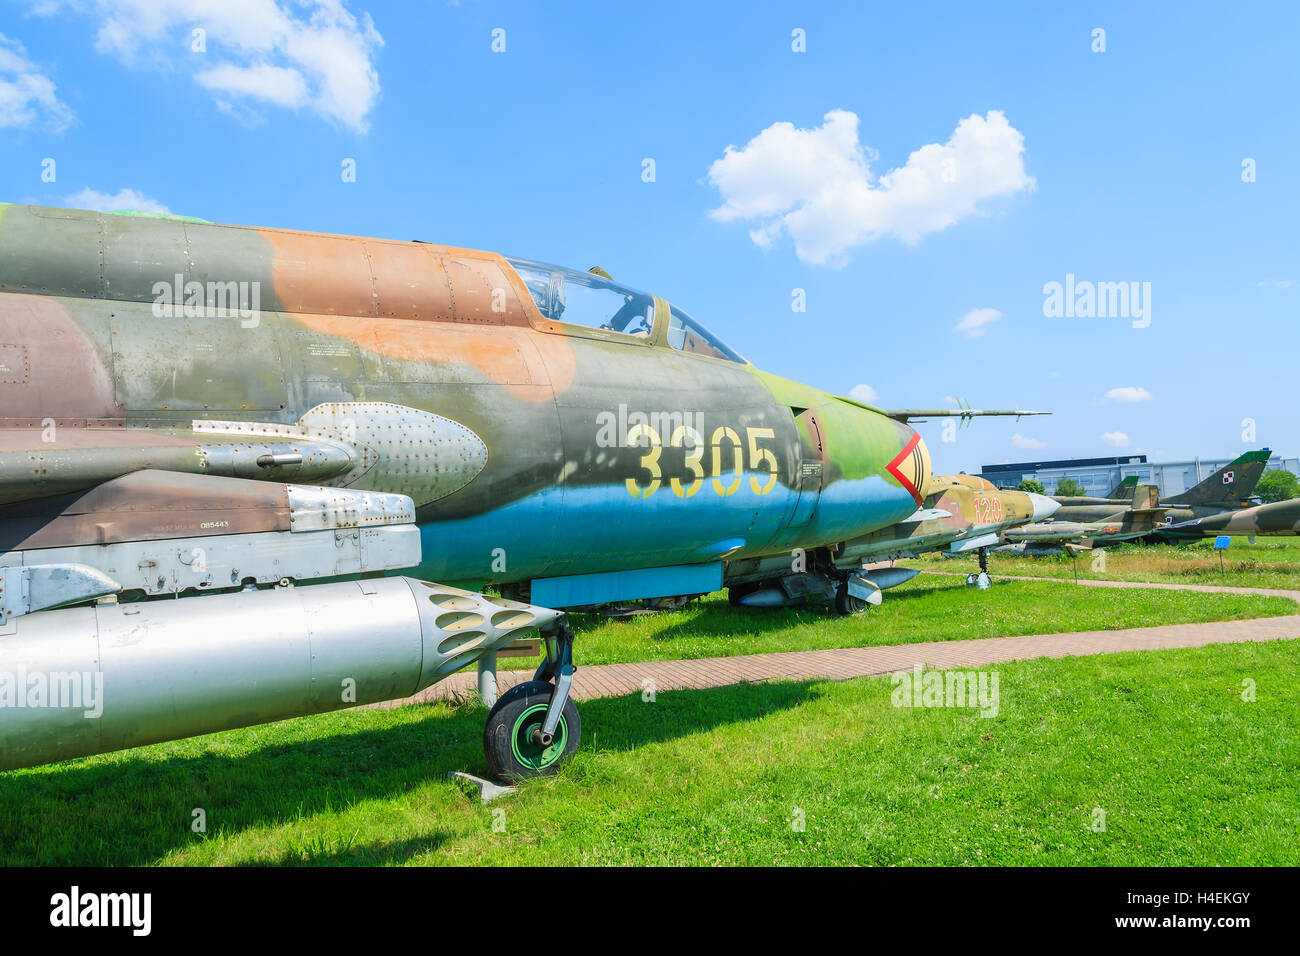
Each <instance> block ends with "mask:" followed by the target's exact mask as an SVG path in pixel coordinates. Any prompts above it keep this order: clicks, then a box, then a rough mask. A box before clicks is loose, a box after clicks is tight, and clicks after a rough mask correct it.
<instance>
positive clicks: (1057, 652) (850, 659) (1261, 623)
mask: <svg viewBox="0 0 1300 956" xmlns="http://www.w3.org/2000/svg"><path fill="white" fill-rule="evenodd" d="M937 573H941V574H946V573H947V572H937ZM999 579H1000V580H1004V581H1005V580H1026V581H1042V580H1055V581H1056V582H1057V583H1060V584H1072V583H1073V582H1071V581H1068V580H1065V581H1062V580H1059V579H1051V578H1008V577H1005V576H999ZM1079 584H1080V585H1087V586H1089V587H1114V588H1142V587H1145V588H1156V589H1159V590H1173V591H1178V590H1190V591H1208V592H1221V593H1231V594H1264V595H1274V596H1279V597H1289V598H1291V599H1292V600H1294V601H1296V602H1297V603H1300V591H1274V590H1269V589H1267V588H1235V587H1214V586H1210V585H1198V584H1141V583H1135V582H1129V581H1087V580H1081V581H1079ZM1288 638H1300V614H1291V615H1286V616H1283V617H1266V618H1257V619H1255V620H1250V621H1214V622H1209V623H1205V624H1171V625H1166V626H1163V627H1135V628H1130V629H1127V630H1121V631H1075V632H1068V633H1061V634H1032V635H1026V636H1024V637H986V638H980V639H978V640H970V641H935V642H930V643H925V644H895V645H892V646H887V647H849V648H842V649H833V650H821V651H784V652H779V653H775V654H743V655H739V656H735V657H705V658H699V659H697V660H682V661H646V662H644V663H636V664H597V665H591V666H587V667H579V668H578V673H577V674H576V675H575V677H574V681H573V696H574V697H575V698H577V699H579V700H583V699H589V698H593V697H619V696H622V695H624V694H632V693H638V694H639V693H641V691H642V690H643V689H644V687H645V686H646V685H645V684H644V683H643V682H644V681H646V680H651V681H653V682H654V685H653V686H654V689H655V691H656V693H658V692H661V691H667V690H680V689H683V688H705V687H722V686H725V685H727V684H744V683H753V682H757V681H765V680H795V681H798V680H848V679H849V678H852V677H867V676H870V675H873V674H891V673H894V672H895V671H900V670H911V669H912V668H913V667H914V666H915V665H917V664H921V665H922V666H924V667H932V668H952V667H983V666H986V665H988V664H997V663H1001V662H1002V661H1016V660H1025V659H1028V658H1034V657H1077V656H1083V655H1088V654H1113V653H1117V652H1120V651H1148V650H1161V649H1164V648H1174V647H1201V646H1203V645H1205V644H1235V643H1240V642H1244V641H1276V640H1283V639H1288ZM531 676H532V674H531V672H530V671H501V672H500V673H499V674H498V683H499V687H500V689H501V690H502V691H505V690H508V689H509V688H511V687H513V686H514V685H515V684H518V683H521V682H523V681H526V680H528V679H529V678H530V677H531ZM476 691H477V678H476V675H475V674H474V672H473V671H469V672H461V673H458V674H453V675H452V676H451V677H449V678H447V679H446V680H444V681H442V682H441V683H438V684H434V685H433V686H432V687H429V688H427V689H425V690H424V691H421V692H420V693H419V694H416V695H415V696H414V697H409V698H406V699H405V700H397V701H389V702H388V703H385V704H376V705H373V706H377V707H395V706H400V705H402V704H410V703H426V702H428V701H434V700H440V699H444V698H447V697H453V696H467V695H470V694H474V693H476Z"/></svg>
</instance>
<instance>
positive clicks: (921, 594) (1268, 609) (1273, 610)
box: [500, 562, 1298, 669]
mask: <svg viewBox="0 0 1300 956" xmlns="http://www.w3.org/2000/svg"><path fill="white" fill-rule="evenodd" d="M952 563H953V562H949V564H952ZM1297 610H1298V609H1297V606H1296V603H1295V602H1294V601H1291V600H1290V599H1288V598H1279V597H1261V596H1256V595H1236V594H1200V593H1196V592H1177V591H1142V590H1134V589H1125V590H1110V589H1105V590H1103V589H1098V588H1073V587H1069V588H1067V587H1062V586H1061V585H1059V584H1051V583H1047V582H1044V583H1039V582H1037V581H997V582H995V584H994V586H993V587H992V588H990V589H989V590H987V591H978V590H975V589H974V588H968V587H966V585H965V583H964V581H963V580H961V579H957V578H949V577H940V576H934V575H921V576H920V577H917V578H914V579H913V580H911V581H909V582H908V583H907V584H904V585H902V586H900V587H897V588H891V589H890V590H888V591H886V592H885V600H884V602H883V603H882V604H881V605H880V606H878V607H873V608H869V609H868V610H867V611H866V612H865V613H864V614H861V615H857V616H854V617H848V618H841V617H835V616H834V615H832V614H831V613H830V612H829V611H828V610H827V609H826V608H825V607H820V608H816V607H809V608H799V609H790V610H760V609H756V608H732V607H731V606H730V605H729V604H728V603H727V598H726V595H725V593H722V592H719V593H717V594H712V595H709V596H708V597H706V598H704V599H703V600H702V601H700V602H699V603H697V604H692V605H689V606H688V607H686V608H685V609H683V610H681V611H675V612H671V613H663V614H647V615H641V616H637V617H630V618H614V619H611V618H605V617H601V616H600V615H595V614H582V615H571V617H570V619H571V620H572V621H573V624H574V629H575V631H576V632H577V639H576V641H575V643H574V657H575V659H576V661H577V663H578V665H579V666H581V665H583V664H615V663H628V662H633V661H655V660H681V659H683V658H698V657H727V656H732V655H736V654H763V653H767V652H771V651H803V650H817V649H821V648H828V647H866V646H872V645H881V644H911V643H913V642H919V641H958V640H969V639H971V638H979V637H1011V636H1016V635H1021V634H1045V633H1059V632H1065V631H1092V630H1103V629H1107V628H1125V627H1146V626H1151V625H1157V624H1187V623H1193V622H1200V621H1224V620H1236V619H1241V618H1250V617H1269V616H1274V615H1280V614H1295V613H1296V612H1297ZM500 663H501V667H502V668H503V669H509V668H514V669H531V668H533V667H535V666H536V663H537V662H536V660H534V659H532V658H504V659H502V661H501V662H500Z"/></svg>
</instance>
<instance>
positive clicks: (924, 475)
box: [885, 432, 930, 508]
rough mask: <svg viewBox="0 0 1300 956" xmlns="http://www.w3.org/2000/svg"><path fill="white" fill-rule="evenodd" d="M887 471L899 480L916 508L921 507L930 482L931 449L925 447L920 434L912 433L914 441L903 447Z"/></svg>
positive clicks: (886, 468) (887, 466)
mask: <svg viewBox="0 0 1300 956" xmlns="http://www.w3.org/2000/svg"><path fill="white" fill-rule="evenodd" d="M885 470H886V471H887V472H889V473H890V474H891V475H893V476H894V477H895V478H897V479H898V483H899V484H900V485H902V486H903V487H904V488H905V489H907V491H908V493H909V494H910V495H911V496H912V499H913V500H914V501H915V502H916V506H917V507H918V508H919V507H921V499H922V498H923V497H924V496H925V494H924V489H925V486H926V485H927V484H929V482H930V449H928V448H926V447H925V442H923V441H921V436H920V435H919V434H917V433H916V432H913V433H912V440H911V441H909V442H908V443H907V444H906V445H905V446H903V450H902V451H900V452H899V453H898V457H897V458H895V459H894V460H893V461H891V462H890V463H889V464H888V465H886V466H885Z"/></svg>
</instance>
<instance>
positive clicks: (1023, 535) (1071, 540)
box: [998, 484, 1168, 555]
mask: <svg viewBox="0 0 1300 956" xmlns="http://www.w3.org/2000/svg"><path fill="white" fill-rule="evenodd" d="M1055 500H1057V501H1058V502H1059V501H1060V500H1061V499H1059V498H1058V499H1055ZM1065 510H1066V508H1065V507H1064V506H1062V507H1061V509H1060V510H1059V511H1057V513H1056V516H1055V517H1053V518H1052V519H1051V520H1049V521H1043V522H1034V523H1033V524H1025V525H1020V526H1019V527H1015V528H1010V529H1008V530H1007V531H1006V532H1004V533H1003V537H1004V538H1005V539H1006V541H1007V542H1008V543H1007V545H1005V546H1003V547H1002V548H999V549H998V550H1000V551H1013V550H1014V551H1020V552H1023V553H1024V554H1028V555H1043V554H1059V553H1060V552H1061V551H1062V550H1063V549H1069V548H1074V549H1084V550H1086V549H1090V548H1092V547H1093V546H1094V545H1097V544H1105V543H1108V542H1112V541H1131V540H1133V539H1134V538H1141V537H1143V536H1145V535H1148V534H1150V533H1151V532H1152V531H1153V530H1155V529H1156V528H1157V527H1161V526H1162V523H1163V519H1164V515H1165V513H1166V511H1167V510H1168V509H1166V508H1165V507H1163V506H1162V505H1161V504H1160V496H1159V494H1158V492H1157V490H1156V486H1155V485H1141V484H1140V485H1136V486H1134V491H1133V500H1132V501H1131V502H1130V503H1129V507H1127V508H1125V509H1124V510H1123V511H1120V512H1117V513H1115V514H1113V515H1111V516H1110V517H1107V518H1103V519H1099V520H1082V521H1080V520H1073V521H1070V520H1061V518H1060V515H1061V512H1063V511H1065Z"/></svg>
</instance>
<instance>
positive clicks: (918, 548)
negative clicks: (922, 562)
mask: <svg viewBox="0 0 1300 956" xmlns="http://www.w3.org/2000/svg"><path fill="white" fill-rule="evenodd" d="M1058 507H1060V506H1059V505H1058V504H1057V503H1056V502H1055V501H1053V500H1052V499H1051V498H1048V497H1046V496H1045V495H1038V494H1034V493H1032V492H1024V491H1011V490H1002V489H999V488H998V487H997V486H996V485H994V484H992V483H991V482H989V481H986V480H985V479H983V478H979V477H976V476H974V475H941V476H938V477H935V478H932V479H931V480H930V483H929V485H927V486H926V495H925V499H924V501H922V503H921V507H920V508H918V509H917V510H916V512H915V513H913V514H910V515H908V516H907V517H906V518H904V519H903V520H902V521H899V522H897V523H896V524H892V525H890V526H889V527H887V528H882V529H880V530H879V531H872V532H870V533H868V534H864V535H860V536H858V537H856V538H851V539H850V540H848V541H845V542H843V543H842V544H841V545H839V547H838V548H837V549H836V550H835V552H834V554H833V555H832V560H833V563H834V565H835V567H837V568H839V569H843V570H850V571H852V572H853V577H851V578H850V579H849V580H850V583H851V584H852V585H853V587H852V589H851V590H846V591H843V592H838V593H837V594H836V601H837V604H838V609H839V610H840V611H841V613H848V612H850V611H854V610H857V609H858V608H859V607H860V606H861V604H860V602H865V603H867V604H879V603H880V600H881V595H880V591H883V590H885V589H888V588H891V587H896V586H897V585H899V584H902V583H904V582H905V581H910V580H911V579H912V578H913V577H915V576H916V575H917V574H919V573H920V572H919V571H916V570H913V569H911V568H896V567H880V568H869V569H865V570H864V569H863V568H864V565H865V564H867V563H870V562H879V561H894V560H898V559H900V558H914V557H916V556H917V555H920V554H924V553H926V552H928V551H946V552H947V553H948V554H964V553H967V552H971V551H975V552H977V553H978V555H979V561H980V570H979V572H978V573H977V574H971V575H968V576H967V581H966V583H967V584H969V585H971V586H974V587H979V588H981V589H982V588H987V587H988V586H989V577H988V563H987V561H988V550H989V548H992V547H994V546H996V545H997V544H999V543H1000V542H1001V540H1002V538H1001V535H1002V533H1003V532H1004V531H1006V530H1007V529H1008V528H1013V527H1015V526H1017V525H1021V524H1025V523H1026V522H1030V521H1042V520H1045V519H1047V518H1049V517H1051V515H1052V514H1053V513H1054V512H1055V511H1056V509H1057V508H1058ZM798 560H799V556H796V562H795V566H794V567H791V562H790V559H789V557H788V556H782V557H780V558H755V559H749V560H748V561H736V562H733V563H732V566H731V568H730V570H729V577H730V579H731V580H733V581H734V582H735V584H733V586H732V588H731V598H732V601H733V602H734V603H737V604H742V605H746V606H758V607H786V606H790V605H793V604H798V603H801V602H802V601H803V600H805V598H806V597H807V596H808V595H807V586H808V582H807V580H806V578H805V577H804V576H803V575H801V574H800V573H799V567H798ZM782 569H784V571H785V577H782V578H779V579H775V583H774V574H775V572H776V571H778V570H782ZM747 582H752V583H749V584H748V586H747Z"/></svg>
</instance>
